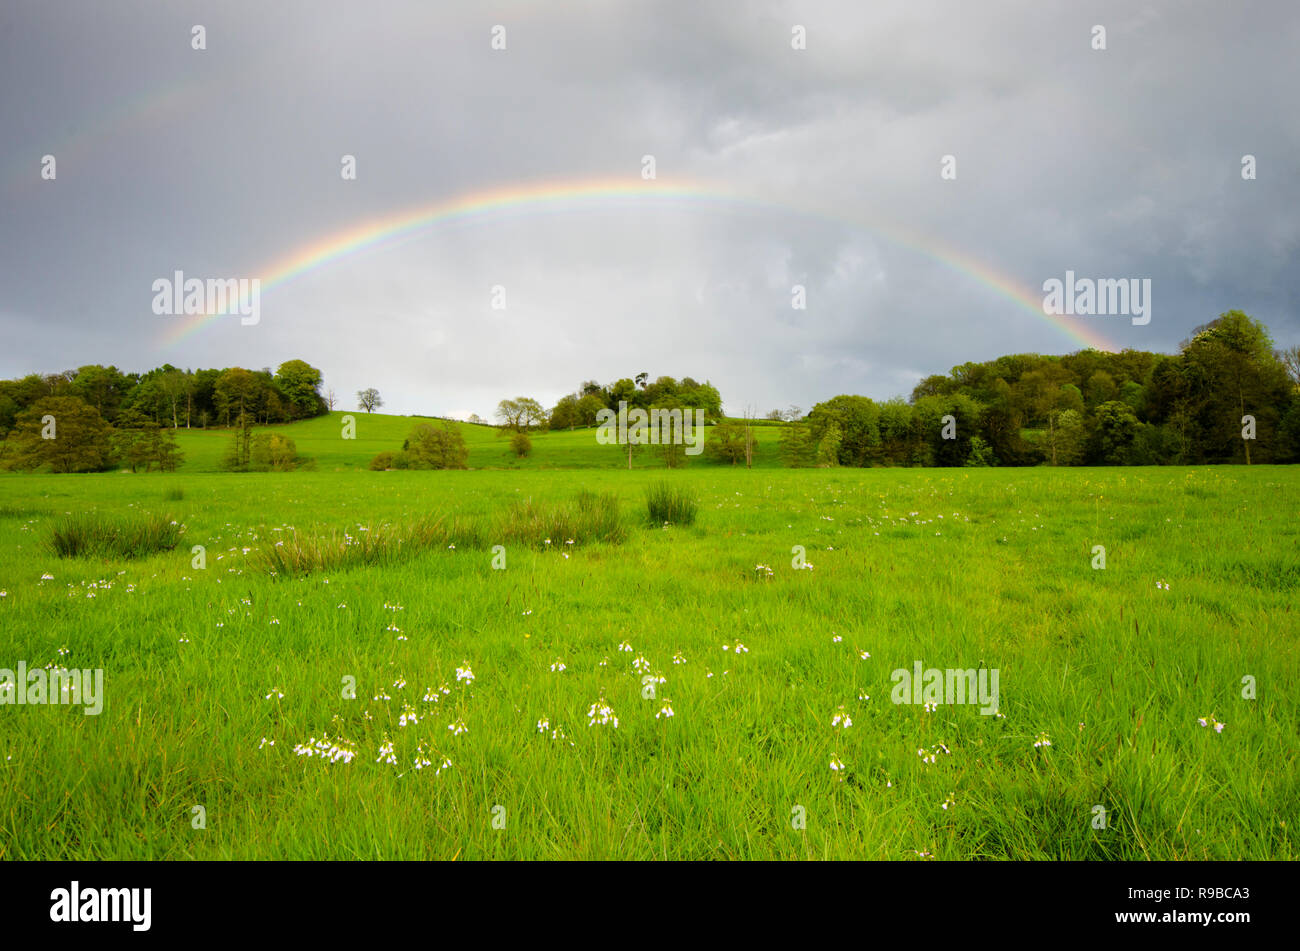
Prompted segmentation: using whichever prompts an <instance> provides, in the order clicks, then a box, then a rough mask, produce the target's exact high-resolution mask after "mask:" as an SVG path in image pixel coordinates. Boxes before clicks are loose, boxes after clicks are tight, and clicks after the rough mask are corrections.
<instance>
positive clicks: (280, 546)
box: [252, 492, 627, 575]
mask: <svg viewBox="0 0 1300 951" xmlns="http://www.w3.org/2000/svg"><path fill="white" fill-rule="evenodd" d="M626 540H627V527H626V525H624V523H623V519H622V516H621V515H620V513H619V507H618V497H617V496H616V495H614V494H613V493H602V494H596V493H594V492H582V493H581V494H579V496H578V498H577V499H576V500H575V501H573V502H568V503H560V504H549V505H548V504H539V503H535V502H534V501H533V500H532V499H528V500H526V501H522V502H516V503H515V504H514V505H512V506H510V507H509V508H508V509H506V510H505V511H504V512H500V513H498V514H496V515H495V516H486V517H477V518H471V517H466V516H458V515H430V516H427V517H425V518H422V519H419V520H417V521H414V522H407V523H405V524H401V525H393V524H391V523H387V522H386V523H384V524H382V525H379V526H378V527H376V528H373V529H369V528H364V529H362V528H359V529H357V530H356V532H355V533H353V532H349V531H346V530H343V529H333V530H330V531H326V532H323V533H320V534H304V533H299V532H296V531H295V532H293V533H292V534H291V535H290V536H289V537H288V538H286V539H282V540H281V541H278V542H276V543H275V544H274V545H270V546H268V547H265V548H263V549H262V550H260V551H259V552H257V553H256V554H255V555H254V556H253V558H252V563H253V564H254V565H255V566H257V567H258V568H261V569H262V570H265V571H267V572H270V573H272V574H287V575H301V574H305V573H308V572H312V571H326V570H335V569H339V568H347V567H353V566H365V567H372V566H379V565H390V564H394V563H397V562H399V561H403V560H405V559H408V558H411V557H413V556H415V555H417V554H419V553H421V552H425V551H430V550H433V549H440V548H443V549H445V548H464V549H470V550H486V549H489V548H491V547H492V546H493V545H503V544H516V545H523V546H525V547H528V548H539V549H545V548H563V547H564V546H567V545H569V543H570V542H572V544H573V545H584V544H590V543H592V542H606V543H609V544H613V545H617V544H621V543H622V542H624V541H626Z"/></svg>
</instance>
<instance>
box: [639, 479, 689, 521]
mask: <svg viewBox="0 0 1300 951" xmlns="http://www.w3.org/2000/svg"><path fill="white" fill-rule="evenodd" d="M645 502H646V514H647V515H648V516H649V520H650V523H651V524H652V525H693V524H694V523H695V513H696V512H697V511H698V510H699V503H698V502H697V501H696V499H695V496H694V495H692V494H691V493H690V492H688V491H687V490H686V489H685V488H683V487H680V486H674V485H672V484H671V483H669V482H656V483H655V484H654V485H652V486H650V487H649V488H648V489H646V498H645Z"/></svg>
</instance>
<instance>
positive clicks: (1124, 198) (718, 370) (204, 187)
mask: <svg viewBox="0 0 1300 951" xmlns="http://www.w3.org/2000/svg"><path fill="white" fill-rule="evenodd" d="M196 24H201V25H202V26H203V27H204V28H205V30H206V49H204V50H195V49H192V47H191V28H192V27H193V26H194V25H196ZM496 25H501V26H504V27H505V30H506V48H505V49H504V50H493V49H492V48H491V45H490V40H491V31H492V28H493V27H494V26H496ZM1096 25H1101V26H1104V27H1105V28H1106V49H1105V50H1095V49H1093V44H1092V38H1093V27H1094V26H1096ZM796 26H799V27H803V28H804V30H805V32H806V37H807V42H806V49H793V48H792V44H791V39H792V29H793V28H794V27H796ZM1297 48H1300V15H1298V14H1297V13H1296V11H1295V8H1294V5H1293V4H1290V3H1288V2H1272V3H1266V2H1249V0H1246V2H1240V3H1233V4H1225V3H1221V2H1180V3H1173V2H1169V3H1154V2H1153V3H1142V2H1132V0H1127V2H1094V3H1069V4H1064V3H1062V4H1051V3H1048V4H1044V3H1041V2H1035V0H1000V2H987V3H979V4H972V3H958V2H955V0H954V2H944V3H937V2H917V0H902V2H872V3H855V2H842V3H831V2H754V3H743V2H655V3H651V2H617V3H616V2H605V3H602V2H585V3H578V2H554V3H547V4H538V3H522V2H520V3H495V4H494V3H475V2H468V0H465V2H434V3H429V2H418V3H417V2H412V3H399V2H378V3H374V4H352V3H348V4H344V3H339V2H311V3H307V2H274V3H252V2H223V3H221V4H209V3H197V2H193V3H161V2H151V3H142V2H114V3H111V4H105V3H101V2H77V0H68V2H59V3H49V2H39V0H10V2H8V3H6V4H5V5H4V6H3V8H2V9H0V176H2V177H0V334H2V339H3V346H2V347H0V374H3V375H6V376H13V375H18V374H22V373H26V372H31V371H40V372H53V371H58V370H63V369H68V368H73V367H76V366H79V365H82V364H85V363H92V362H94V363H114V364H116V365H118V366H119V367H121V368H123V369H128V370H130V369H134V370H143V369H147V368H149V367H152V366H156V365H159V364H161V363H163V362H170V363H172V364H175V365H178V366H190V367H196V366H230V365H243V366H251V367H255V368H256V367H262V366H275V365H278V363H280V362H282V361H283V360H286V359H290V358H294V357H300V358H302V359H306V360H308V361H309V362H311V363H313V364H314V365H316V366H318V367H320V368H321V369H322V370H323V371H324V373H325V377H326V383H327V385H328V386H330V387H332V388H334V389H335V390H336V391H338V392H339V393H340V394H341V395H345V399H346V395H347V394H351V393H352V392H353V391H355V390H357V389H359V388H361V387H365V386H376V387H378V388H379V389H380V391H381V392H382V393H383V394H384V396H385V399H386V406H385V409H386V410H389V411H393V412H420V413H439V414H457V415H464V414H468V413H470V412H477V413H479V414H481V415H488V414H489V413H490V412H491V410H492V408H493V407H494V406H495V404H496V402H497V401H498V400H499V399H501V398H502V397H505V396H515V395H519V394H526V395H532V396H535V397H537V398H539V399H542V400H543V401H545V402H551V401H553V400H554V399H555V398H557V397H558V396H560V395H562V394H563V393H564V392H567V391H569V390H572V389H573V388H574V387H576V386H577V384H578V383H579V382H580V381H582V380H585V379H589V378H593V377H594V378H597V379H600V380H602V381H608V380H612V379H614V378H616V377H619V376H625V375H631V374H635V373H637V372H639V371H642V370H644V371H647V372H649V373H650V374H651V375H652V376H655V375H660V374H672V375H685V374H689V375H692V376H696V377H698V378H705V377H707V378H709V379H711V380H712V381H713V382H714V384H715V385H717V386H718V388H719V389H720V391H721V392H722V394H723V397H724V400H725V401H726V405H727V409H728V410H729V411H731V412H739V411H740V410H742V409H744V408H745V407H747V406H752V407H753V408H755V409H757V410H759V411H764V410H766V409H770V408H772V407H776V406H785V405H789V404H791V403H795V404H799V405H802V406H804V407H809V406H811V405H812V404H813V403H814V402H816V401H818V400H820V399H824V398H827V397H830V396H833V395H835V394H837V393H841V392H852V393H863V394H866V395H870V396H873V397H879V398H884V397H889V396H892V395H896V394H901V395H906V394H907V393H908V392H909V391H910V389H911V387H912V386H913V385H914V384H915V383H916V382H917V380H918V379H919V378H920V377H921V376H923V375H926V374H929V373H935V372H946V371H947V370H948V369H949V368H950V367H951V366H953V365H954V364H957V363H961V362H964V361H966V360H973V359H988V358H991V357H994V356H997V355H999V354H1002V353H1007V352H1026V351H1033V352H1041V353H1063V352H1068V351H1070V350H1074V349H1078V348H1079V347H1080V346H1082V344H1081V343H1080V338H1078V337H1077V336H1074V335H1072V334H1071V333H1070V332H1068V330H1065V329H1062V326H1063V325H1064V326H1068V327H1073V328H1075V329H1076V330H1083V331H1085V332H1086V333H1091V334H1100V335H1101V337H1102V338H1104V339H1106V340H1107V341H1109V342H1111V343H1112V344H1113V345H1114V346H1117V347H1137V348H1142V349H1152V350H1164V351H1172V350H1174V349H1175V348H1176V347H1177V346H1178V343H1179V341H1181V340H1182V339H1184V338H1185V337H1186V336H1187V334H1188V332H1189V331H1190V330H1191V329H1192V328H1193V327H1194V326H1196V325H1197V324H1201V323H1205V322H1207V321H1209V320H1211V319H1213V318H1214V317H1215V316H1217V315H1218V314H1219V313H1220V312H1222V311H1224V310H1228V309H1230V308H1240V309H1243V310H1245V311H1247V312H1248V313H1250V314H1251V315H1252V316H1254V317H1257V318H1258V319H1260V320H1262V321H1264V322H1265V323H1266V324H1267V325H1268V326H1269V327H1270V329H1271V330H1272V332H1273V335H1274V338H1275V340H1276V341H1277V343H1278V344H1279V345H1289V344H1292V343H1296V342H1298V341H1300V317H1297V305H1298V304H1300V269H1297V267H1296V251H1297V244H1298V241H1300V216H1297V215H1296V214H1295V209H1296V208H1297V207H1300V158H1298V157H1297V156H1300V134H1298V132H1300V120H1297V113H1296V111H1295V109H1294V108H1293V107H1292V105H1291V103H1290V101H1289V97H1290V95H1291V94H1292V92H1293V91H1294V90H1295V89H1296V88H1300V64H1298V62H1297V58H1296V56H1295V50H1296V49H1297ZM47 154H51V155H54V156H55V159H56V162H57V178H56V179H55V180H53V181H45V180H42V178H41V175H40V172H41V161H42V157H43V156H45V155H47ZM647 154H649V155H653V156H654V157H655V162H656V171H657V178H656V180H655V182H653V183H642V181H641V169H642V165H641V160H642V156H643V155H647ZM1247 154H1249V155H1253V156H1255V159H1256V162H1257V169H1258V176H1257V178H1256V179H1255V180H1253V181H1247V180H1244V179H1243V178H1242V175H1241V162H1242V157H1243V156H1244V155H1247ZM344 155H353V156H355V157H356V162H357V178H356V180H355V181H346V180H344V179H343V178H342V177H341V175H340V161H341V158H342V156H344ZM945 155H951V156H953V157H954V158H955V161H956V169H957V176H956V179H955V180H952V181H945V180H943V179H941V177H940V174H939V173H940V163H941V159H942V157H943V156H945ZM622 180H626V182H627V185H628V187H629V188H635V187H637V186H639V185H642V184H645V185H646V186H647V188H646V189H645V190H646V191H648V190H649V188H650V187H657V186H662V187H664V188H665V189H671V188H673V187H674V186H675V185H677V184H681V183H690V184H691V186H692V187H698V188H699V189H700V192H701V193H700V194H696V195H695V196H694V197H684V198H681V199H664V200H660V199H659V198H657V197H655V196H654V195H652V194H643V195H641V196H640V197H630V198H629V197H622V198H620V197H616V196H611V197H610V198H608V199H607V200H602V201H590V200H584V201H572V202H570V201H564V200H555V201H549V202H543V203H538V204H536V205H528V204H524V205H514V206H509V207H505V208H499V209H494V210H491V211H485V212H483V213H480V214H471V215H467V216H464V217H460V218H452V219H448V220H443V221H441V222H433V223H431V225H430V226H429V227H427V228H423V229H420V230H418V231H417V232H416V233H414V234H410V235H408V236H406V237H405V238H404V239H403V240H394V241H388V242H381V243H379V244H377V245H375V246H372V247H363V248H360V249H357V250H355V251H354V252H352V253H345V254H340V255H338V256H336V257H334V258H330V259H328V260H325V261H322V262H320V263H319V264H316V265H313V266H308V267H306V268H305V269H303V270H302V272H301V273H299V274H298V275H297V276H296V277H294V278H293V279H292V280H289V281H284V282H280V283H272V284H271V286H268V287H267V288H266V289H265V291H264V294H263V296H262V299H261V319H260V320H259V321H258V323H257V324H256V325H254V326H241V325H240V323H239V322H238V321H237V320H234V319H224V318H218V319H216V320H214V321H211V322H210V323H209V324H207V325H205V326H203V327H202V328H200V329H196V330H193V331H192V332H189V333H184V334H181V333H178V328H180V327H183V326H185V324H184V321H185V318H176V317H167V316H159V315H156V314H155V313H153V311H152V310H151V306H150V304H151V300H152V297H153V294H152V291H151V285H152V282H153V281H154V280H156V279H158V278H162V277H170V276H171V274H172V273H173V271H175V270H182V271H183V272H184V273H185V274H186V275H187V276H198V277H223V278H224V277H231V278H249V279H251V278H259V279H262V280H267V281H269V280H270V278H272V276H273V271H272V269H273V268H274V267H275V266H276V265H277V263H278V262H283V261H285V260H291V259H293V258H294V257H295V256H297V255H307V257H308V258H310V250H311V249H312V248H320V247H325V246H327V245H328V244H329V242H330V241H331V240H332V239H337V238H339V237H340V236H347V235H349V234H359V233H361V229H362V227H363V226H364V225H365V224H366V223H368V222H383V221H392V220H396V219H398V218H400V217H401V216H402V215H404V214H410V213H412V212H414V211H415V210H417V209H420V208H427V207H434V206H437V205H438V204H439V203H445V202H453V201H456V200H458V199H463V198H465V197H466V196H472V195H476V194H491V193H494V192H498V191H500V190H502V189H507V188H511V187H517V188H518V187H530V186H534V185H537V184H539V183H544V182H552V183H556V182H558V183H583V182H595V181H604V182H613V181H622ZM1067 269H1068V270H1073V271H1074V272H1076V273H1077V274H1079V275H1081V276H1089V277H1117V278H1118V277H1135V278H1149V279H1150V280H1151V282H1152V288H1153V295H1152V296H1153V302H1152V303H1153V307H1152V320H1151V322H1150V324H1148V325H1146V326H1133V325H1132V324H1131V322H1130V321H1129V320H1127V319H1126V318H1114V317H1095V318H1085V317H1076V318H1063V319H1062V320H1061V321H1054V320H1051V319H1049V318H1047V317H1046V316H1045V315H1043V314H1042V313H1041V308H1040V309H1039V311H1038V312H1035V309H1034V306H1033V300H1034V298H1035V297H1037V298H1038V299H1039V301H1040V302H1041V297H1042V290H1041V287H1042V283H1043V282H1044V281H1045V280H1047V279H1050V278H1061V277H1063V276H1064V274H1065V272H1066V270H1067ZM795 284H800V285H803V286H804V287H806V290H807V307H806V309H803V310H796V309H794V308H792V306H791V301H792V290H791V289H792V286H793V285H795ZM497 285H500V286H502V287H504V288H505V292H506V301H507V306H506V309H505V310H494V309H492V307H491V306H490V294H491V289H492V288H493V287H494V286H497ZM1017 296H1019V298H1020V299H1019V300H1016V299H1015V298H1016V297H1017ZM178 321H181V322H182V323H179V324H178V323H177V322H178Z"/></svg>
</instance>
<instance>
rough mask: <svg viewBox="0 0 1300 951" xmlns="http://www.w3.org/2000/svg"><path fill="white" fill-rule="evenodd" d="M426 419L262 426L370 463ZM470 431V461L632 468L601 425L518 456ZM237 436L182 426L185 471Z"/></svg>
mask: <svg viewBox="0 0 1300 951" xmlns="http://www.w3.org/2000/svg"><path fill="white" fill-rule="evenodd" d="M346 415H351V416H352V417H353V418H354V419H355V421H356V438H355V439H344V438H343V437H342V434H343V422H342V420H343V417H344V416H346ZM421 422H428V423H432V424H434V425H440V424H441V421H440V420H436V419H426V418H424V417H413V416H388V415H385V414H382V413H373V414H367V413H355V412H354V413H351V414H347V413H338V412H336V413H331V414H330V415H328V416H321V417H318V418H316V419H309V420H305V421H303V422H298V423H287V424H285V425H280V426H270V427H262V428H260V429H258V430H256V431H257V432H262V431H275V432H280V433H283V434H284V435H286V436H288V437H289V438H291V439H292V440H293V441H294V444H295V445H296V446H297V447H298V452H299V453H300V454H301V455H304V456H309V457H311V458H314V459H315V460H316V465H317V467H318V468H319V469H320V470H322V471H337V470H346V469H366V468H368V467H369V465H370V460H371V459H373V458H374V457H375V456H376V455H377V454H378V453H380V452H385V451H388V452H394V451H396V450H399V449H401V448H402V442H403V441H404V440H405V439H406V437H407V436H409V435H410V433H411V430H412V429H413V428H414V427H415V426H416V425H417V424H418V423H421ZM455 425H456V426H457V427H458V428H459V429H460V431H461V434H462V435H463V436H464V437H465V445H466V446H467V447H468V448H469V466H470V468H471V469H557V468H571V469H587V468H601V469H604V468H610V469H617V468H626V466H627V455H626V453H625V452H622V451H621V450H620V448H619V447H615V446H602V445H600V444H599V443H597V442H596V430H595V429H578V430H559V431H556V432H551V433H533V434H532V435H531V438H532V441H533V451H532V453H531V454H530V455H529V456H528V457H526V458H524V459H522V460H521V459H517V458H516V457H515V455H514V453H512V452H511V451H510V446H509V440H508V439H506V438H505V437H504V436H502V434H501V431H500V430H498V429H496V428H495V427H492V426H475V425H472V424H470V423H457V424H455ZM757 429H758V437H757V438H758V440H759V446H758V452H757V455H756V458H755V465H756V466H757V467H760V468H772V467H775V466H778V465H779V464H780V459H779V455H778V452H777V449H778V435H777V434H778V431H777V429H776V428H774V427H770V426H760V427H758V428H757ZM230 440H231V431H229V430H221V429H212V430H206V431H205V430H201V429H191V430H185V429H182V430H178V432H177V442H178V443H179V445H180V447H181V449H182V450H183V451H184V452H185V462H184V464H183V466H182V467H181V471H182V472H215V471H218V470H219V463H220V461H221V457H222V454H223V453H224V452H225V451H226V448H227V446H228V445H229V443H230ZM655 448H656V447H649V446H648V447H645V448H644V449H642V450H641V453H640V454H639V455H634V456H633V458H632V465H633V466H634V467H635V468H639V469H640V468H662V467H663V461H662V460H661V459H659V458H658V457H657V456H656V455H655V454H654V450H655ZM689 464H690V465H695V466H708V465H713V464H712V463H710V462H709V461H708V460H706V459H705V458H704V456H703V455H700V456H696V457H695V458H693V459H691V460H690V463H689Z"/></svg>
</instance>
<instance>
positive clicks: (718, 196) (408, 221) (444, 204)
mask: <svg viewBox="0 0 1300 951" xmlns="http://www.w3.org/2000/svg"><path fill="white" fill-rule="evenodd" d="M622 202H626V203H628V204H629V205H631V206H636V207H654V206H657V205H666V204H671V203H674V202H677V203H684V204H686V203H690V204H694V206H696V207H698V206H699V205H700V204H709V203H711V204H713V205H718V206H723V207H731V208H736V209H751V210H760V211H766V212H770V213H778V214H783V215H792V216H796V217H805V218H816V219H822V220H826V221H831V222H834V223H836V224H838V225H842V226H847V227H850V228H854V229H860V230H866V231H869V232H871V233H873V234H876V235H879V236H880V237H883V238H884V239H885V240H887V241H889V242H890V243H892V244H895V245H898V246H901V247H904V248H907V249H909V250H911V251H914V252H916V253H918V254H920V255H923V256H924V257H927V258H930V259H932V260H934V261H937V262H938V263H940V264H942V265H944V266H945V267H947V268H949V269H950V270H953V271H956V272H958V273H960V274H963V275H965V276H966V277H968V278H970V279H971V280H973V281H974V282H976V283H978V284H980V285H982V286H983V287H986V288H988V289H989V290H991V291H993V292H995V293H997V294H999V295H1001V296H1002V297H1004V298H1006V299H1008V300H1010V301H1011V302H1012V303H1014V304H1015V305H1016V306H1017V307H1019V308H1021V309H1023V310H1025V311H1028V312H1029V313H1031V314H1033V315H1034V316H1035V317H1037V318H1038V319H1039V320H1042V321H1045V322H1046V323H1048V324H1050V325H1051V326H1053V327H1054V328H1056V329H1057V330H1058V331H1060V332H1061V333H1063V334H1064V335H1065V336H1067V337H1069V338H1070V339H1071V340H1073V341H1075V342H1076V343H1078V344H1079V345H1081V346H1083V347H1093V348H1096V349H1098V350H1108V351H1115V350H1118V348H1117V347H1116V346H1115V345H1114V344H1112V343H1111V342H1110V341H1109V340H1107V339H1106V338H1105V337H1104V336H1103V335H1102V334H1101V333H1099V332H1098V331H1097V330H1096V329H1094V328H1093V327H1092V326H1089V322H1090V321H1095V320H1096V318H1089V317H1067V316H1064V315H1052V314H1048V313H1047V312H1045V311H1044V310H1043V306H1042V295H1041V294H1040V293H1039V292H1038V291H1037V290H1035V289H1032V288H1030V287H1028V286H1026V285H1024V284H1021V283H1019V282H1017V281H1016V280H1015V279H1014V278H1012V277H1009V276H1008V275H1005V274H1002V273H999V272H998V271H995V270H994V269H993V268H992V267H990V266H989V265H988V264H987V263H986V262H983V261H980V260H978V259H976V258H975V257H973V256H972V255H970V254H967V253H966V252H964V251H962V250H960V249H958V248H955V247H952V246H950V245H948V244H946V243H945V242H942V241H940V240H938V239H936V238H934V237H933V236H930V235H921V234H919V233H915V232H911V231H909V230H908V229H905V228H903V227H901V226H898V225H893V224H889V225H884V224H881V223H879V222H875V223H872V224H871V225H867V224H865V223H864V222H861V221H858V220H855V219H853V218H851V217H848V216H845V215H843V214H840V213H837V212H826V211H821V210H816V209H810V208H804V207H800V206H799V205H795V204H791V203H782V202H776V201H772V200H770V199H764V198H759V197H755V196H752V195H745V194H742V193H739V192H734V191H731V190H729V189H728V188H726V187H720V186H717V185H712V184H705V183H699V182H690V183H682V184H671V183H666V182H659V181H642V180H631V181H629V180H627V179H612V180H594V181H591V180H589V181H568V182H563V181H561V182H555V181H549V182H539V183H534V184H529V185H512V186H507V187H500V188H492V189H487V190H484V191H476V192H471V193H468V194H462V195H458V196H456V197H453V198H450V199H444V200H441V201H437V202H434V203H432V204H429V205H423V206H421V207H419V208H415V209H406V210H403V211H400V212H397V213H394V214H390V215H387V216H384V217H379V218H373V219H370V220H367V221H364V222H362V223H360V224H357V225H352V226H349V227H347V228H344V229H343V230H340V231H337V232H334V233H332V234H330V235H329V236H327V237H325V238H323V239H321V240H318V241H314V242H311V243H309V244H304V245H300V246H299V247H297V248H295V249H294V250H293V251H292V252H291V253H289V254H288V255H286V256H285V257H283V258H281V259H280V260H278V261H275V262H273V263H272V264H271V265H269V266H268V267H265V268H262V269H261V270H260V271H254V272H251V273H250V274H248V275H246V276H250V277H257V278H259V279H260V281H261V294H262V295H263V296H265V295H266V294H267V292H269V291H272V290H274V289H276V288H279V287H283V286H285V285H287V284H290V283H292V282H293V281H295V280H297V279H298V278H300V277H302V276H303V275H305V274H310V273H312V272H314V271H318V270H320V269H322V268H325V267H327V266H329V265H331V264H334V263H336V262H338V261H341V260H344V259H345V258H348V257H352V256H354V255H358V254H363V253H365V252H368V251H373V250H376V249H379V248H383V247H388V246H391V245H394V244H398V243H401V242H404V241H408V240H411V239H412V238H416V237H419V236H421V235H423V234H425V233H427V232H429V231H431V230H433V229H435V228H438V227H441V226H444V225H446V224H448V223H451V222H455V221H476V220H491V219H493V218H494V217H502V216H510V215H527V214H536V213H557V212H569V211H580V210H583V209H595V210H602V209H609V208H613V207H618V206H619V205H620V203H622ZM222 276H227V277H228V276H230V275H222ZM226 316H227V315H225V314H208V315H195V316H192V317H188V318H186V317H168V318H167V320H169V321H173V322H174V326H173V327H172V328H171V329H169V330H168V331H166V332H165V334H164V336H163V339H162V344H161V346H162V347H170V346H174V345H175V344H177V343H179V342H180V341H182V340H184V339H186V338H188V337H190V336H192V335H194V334H195V333H197V332H198V331H199V330H201V329H202V328H204V327H206V326H208V325H210V324H211V323H213V322H214V321H218V320H222V319H224V318H226Z"/></svg>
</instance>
